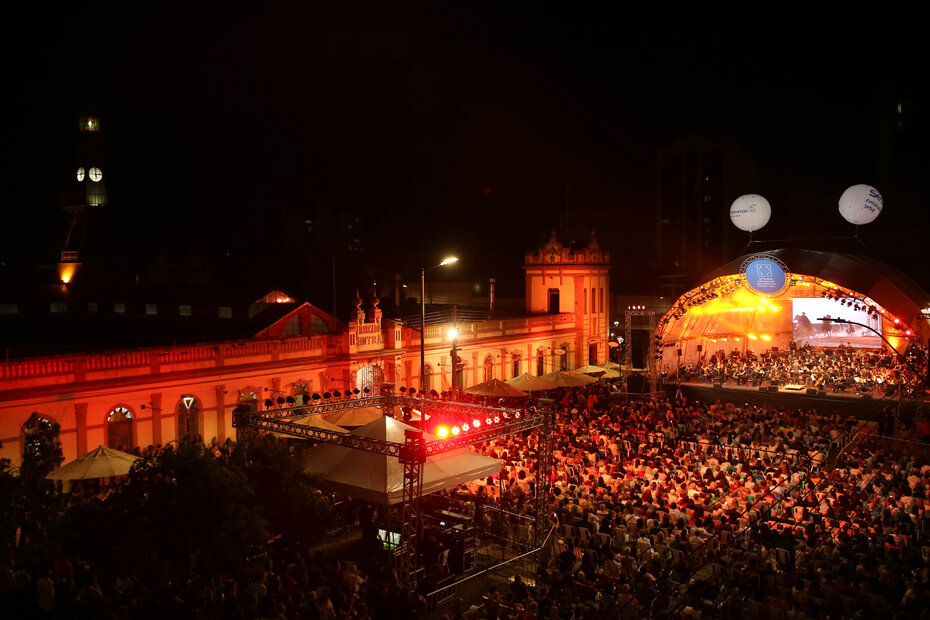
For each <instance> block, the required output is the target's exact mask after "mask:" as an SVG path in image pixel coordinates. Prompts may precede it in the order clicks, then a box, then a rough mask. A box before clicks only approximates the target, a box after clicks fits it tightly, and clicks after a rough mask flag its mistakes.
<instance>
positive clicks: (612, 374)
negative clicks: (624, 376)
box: [599, 368, 620, 379]
mask: <svg viewBox="0 0 930 620" xmlns="http://www.w3.org/2000/svg"><path fill="white" fill-rule="evenodd" d="M619 376H620V371H619V370H614V369H613V368H608V369H607V372H605V373H604V374H602V375H601V376H600V377H599V378H600V379H616V378H617V377H619Z"/></svg>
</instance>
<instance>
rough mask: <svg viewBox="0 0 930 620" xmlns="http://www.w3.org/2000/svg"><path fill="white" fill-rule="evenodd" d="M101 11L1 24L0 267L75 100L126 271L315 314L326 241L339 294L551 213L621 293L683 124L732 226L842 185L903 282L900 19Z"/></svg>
mask: <svg viewBox="0 0 930 620" xmlns="http://www.w3.org/2000/svg"><path fill="white" fill-rule="evenodd" d="M127 4H131V5H129V6H126V7H123V8H122V9H118V10H116V11H115V12H114V11H101V10H96V11H95V9H93V8H92V7H90V6H89V5H74V6H73V7H72V8H70V9H69V8H64V9H61V11H63V12H58V13H55V11H53V10H52V9H51V8H50V7H45V8H43V9H41V13H40V11H39V10H38V9H24V10H25V11H28V13H26V14H23V15H17V16H16V18H15V19H11V20H10V21H9V25H10V26H11V27H12V29H13V30H15V31H16V33H15V34H13V35H12V36H11V37H10V38H8V39H7V40H5V42H4V44H3V45H4V47H7V48H8V49H7V52H8V54H7V57H8V63H7V69H8V75H10V76H12V77H11V79H9V80H8V84H10V85H12V87H11V88H9V89H7V93H6V95H7V96H6V99H7V101H6V102H7V104H12V109H13V113H12V115H11V116H8V117H7V119H8V121H9V122H8V123H6V126H5V128H4V134H5V142H6V146H7V148H5V149H4V150H5V151H6V152H5V155H6V157H5V159H6V160H7V161H8V165H7V166H5V172H4V175H3V178H4V186H5V187H7V188H12V190H13V192H12V197H11V198H12V200H11V201H10V202H8V203H7V204H6V205H4V209H3V224H4V225H3V231H4V237H3V248H2V253H0V257H2V260H3V262H4V267H3V269H4V270H5V272H6V273H7V280H9V279H10V278H11V277H12V276H10V275H9V274H11V273H13V272H14V271H17V270H20V271H21V270H22V269H21V268H22V267H24V266H27V265H32V264H38V263H47V264H51V263H54V261H55V256H56V253H57V251H58V249H59V247H60V245H61V241H62V238H63V234H64V227H65V217H64V215H63V214H62V213H61V211H60V210H59V209H58V196H59V194H60V193H61V192H63V191H65V190H66V189H67V187H68V182H69V181H70V179H71V178H72V175H73V170H72V168H73V167H74V164H73V161H74V152H75V151H74V149H75V147H74V139H75V134H76V132H75V127H76V122H77V117H78V115H79V114H81V113H86V112H91V113H93V114H96V115H98V116H99V117H100V119H101V123H102V128H103V135H104V137H105V144H106V165H107V168H106V174H107V181H108V191H109V195H110V202H111V206H110V207H109V208H108V211H107V213H106V214H105V215H106V217H100V221H99V222H95V229H94V234H95V235H96V236H94V237H93V239H94V243H95V244H96V245H95V247H96V248H97V250H98V251H100V252H101V253H104V252H109V253H110V257H111V260H112V257H113V256H119V257H120V258H119V261H118V262H119V263H120V264H121V265H122V266H124V267H125V269H126V271H127V273H130V272H131V273H133V274H138V273H142V274H148V273H151V272H152V270H153V269H154V268H153V265H162V266H164V265H166V264H168V265H177V264H181V265H183V264H186V262H187V261H189V260H196V261H197V264H208V265H210V266H211V269H212V270H213V271H214V272H215V273H216V274H217V275H216V277H217V278H219V277H220V275H218V274H221V273H222V274H225V276H223V277H226V278H229V277H230V275H229V274H236V275H237V276H238V277H247V278H250V279H252V280H253V281H256V280H257V281H263V282H267V283H268V284H269V288H270V287H271V286H281V287H287V288H289V289H290V290H294V291H296V292H297V293H298V295H302V296H304V297H306V298H307V299H309V300H311V301H317V302H318V303H320V305H323V306H328V304H329V301H328V298H329V295H330V293H329V292H328V291H331V289H332V283H331V277H332V257H333V256H334V255H335V256H337V272H338V274H339V275H338V279H339V280H340V286H341V288H353V287H357V286H364V284H365V282H370V281H372V280H379V279H380V280H381V281H384V280H385V279H387V278H389V276H390V275H391V274H393V273H395V272H398V273H402V274H403V277H404V278H405V279H406V280H409V281H414V282H415V281H416V280H417V276H418V272H419V266H421V265H424V264H430V263H431V262H436V261H438V259H439V258H441V256H443V255H445V254H448V253H457V254H459V255H460V256H462V257H463V258H465V259H466V260H463V261H462V263H461V266H460V267H457V269H459V268H460V269H461V271H460V272H459V273H458V274H456V275H455V277H465V276H467V277H474V278H478V279H480V278H485V279H486V278H488V277H497V278H498V279H499V280H502V281H503V282H504V285H507V284H508V283H510V284H512V285H513V286H514V287H515V288H516V287H519V285H520V283H521V282H522V271H521V270H520V265H521V260H522V254H523V252H524V251H527V250H532V249H534V248H535V247H538V245H539V243H540V242H541V241H542V240H544V239H545V238H547V237H548V233H549V231H550V230H551V229H552V228H553V227H559V228H560V230H562V234H561V240H562V241H563V242H564V243H567V244H573V245H576V246H577V245H583V244H584V243H586V241H587V236H588V234H589V232H590V231H591V230H592V229H593V228H596V229H597V230H598V235H599V239H600V241H601V244H602V245H603V246H605V247H606V248H607V249H609V250H611V252H612V254H613V257H614V265H615V268H614V277H613V287H614V289H615V292H637V291H642V292H646V291H649V290H651V287H652V284H653V283H654V275H655V274H651V273H649V270H648V258H647V257H648V256H649V255H650V253H651V251H652V244H653V236H652V231H653V220H652V212H653V209H654V205H655V197H654V194H655V180H654V172H655V161H656V148H658V147H661V146H664V145H667V144H669V143H671V142H672V141H674V140H676V139H677V138H679V137H682V136H684V135H688V134H699V135H702V136H706V137H708V138H710V139H715V140H726V141H730V142H733V143H735V144H738V145H740V146H741V147H742V149H743V151H744V152H745V153H746V155H747V157H752V158H754V159H755V160H757V161H758V162H759V167H760V187H759V188H758V190H757V191H758V193H760V194H762V195H764V196H766V197H767V198H768V199H769V201H770V202H771V203H772V206H773V217H772V221H771V223H770V224H769V226H768V227H767V228H766V229H763V231H761V232H759V233H757V234H756V238H760V239H765V238H768V239H779V238H794V237H810V238H814V239H816V238H817V237H826V236H842V235H849V234H851V232H852V227H851V226H850V225H848V224H846V223H845V222H844V221H843V220H842V219H841V218H840V216H839V214H838V213H837V210H836V201H837V199H838V197H839V195H840V194H841V193H842V191H843V190H844V189H845V188H846V187H848V186H850V185H853V184H856V183H868V184H871V185H875V186H876V187H878V189H879V190H880V191H881V192H882V193H883V195H884V197H885V211H884V212H883V213H882V215H881V216H880V217H879V219H878V220H877V221H876V222H875V223H874V224H871V225H869V226H867V227H863V228H861V229H860V231H859V238H860V239H861V240H862V241H863V243H864V244H865V251H868V252H870V253H872V254H873V255H874V256H876V257H877V258H879V259H881V260H886V261H888V262H890V263H891V264H892V265H894V266H896V267H899V268H901V269H904V270H905V271H907V272H908V273H910V274H911V275H912V276H913V277H915V278H916V279H917V280H918V281H919V282H920V283H922V284H923V285H924V286H925V287H928V284H930V278H928V273H927V268H926V266H925V265H926V264H927V263H928V262H930V257H928V250H927V246H928V245H930V244H926V243H924V242H923V239H924V238H925V236H926V231H927V224H928V221H927V220H928V216H927V213H928V208H927V207H928V201H927V199H926V196H925V192H923V191H922V190H923V188H922V187H919V186H918V183H919V181H920V180H922V179H921V175H922V174H923V171H925V170H927V169H928V155H927V153H926V152H925V151H926V149H924V148H923V146H924V145H925V144H926V138H927V136H928V132H927V105H926V104H927V98H926V95H927V93H926V91H925V82H926V70H925V67H924V64H925V63H924V60H923V58H922V53H923V52H924V51H925V49H924V48H925V45H924V44H923V42H922V38H921V37H918V36H912V33H911V32H909V27H908V25H907V24H909V23H914V24H915V26H914V28H915V29H916V25H917V22H918V21H919V20H917V19H916V17H914V16H911V18H908V16H907V15H896V16H893V21H890V22H889V23H887V24H886V23H884V20H883V19H880V18H881V17H883V16H876V15H874V14H872V15H865V14H862V15H858V14H846V15H842V16H835V17H834V18H832V19H831V20H827V19H815V18H814V16H811V15H809V14H805V15H788V14H785V15H782V16H772V15H733V14H729V15H726V14H719V15H708V14H700V15H698V14H694V15H683V14H676V13H675V10H674V8H673V7H666V9H665V10H664V11H663V12H662V13H661V14H655V15H652V16H651V17H645V16H643V15H634V14H632V13H630V12H628V11H626V10H624V11H621V10H620V9H619V8H618V9H614V10H611V11H609V12H600V11H598V10H596V9H595V8H594V7H593V5H592V7H591V9H590V10H587V11H585V10H584V9H582V8H578V7H575V6H573V5H567V4H562V5H552V7H550V8H545V7H540V6H537V5H536V4H535V3H526V4H523V5H515V4H507V3H487V4H482V3H432V4H417V5H399V4H391V5H390V6H391V7H393V8H384V7H380V6H378V7H377V8H372V7H371V6H366V5H354V6H353V7H352V8H348V7H349V5H348V4H346V3H332V4H331V5H325V4H323V3H309V2H308V3H299V4H298V3H292V4H278V5H277V6H276V7H275V8H266V7H261V8H250V9H248V10H242V9H237V8H229V7H226V6H222V5H219V4H218V5H216V6H215V7H213V8H203V7H199V8H180V7H177V6H175V5H173V4H166V3H151V2H149V3H138V4H137V3H127ZM253 4H257V3H253ZM40 8H41V7H40ZM740 10H742V9H740ZM734 20H736V21H734ZM14 59H16V60H15V61H14ZM899 102H904V108H903V110H904V112H903V113H902V115H899V116H895V111H896V106H897V104H898V103H899ZM902 119H903V122H904V127H903V129H902V130H900V131H897V132H896V131H895V130H894V126H895V124H896V123H897V122H898V121H899V120H902ZM889 153H890V154H892V155H888V154H889ZM8 198H10V196H8ZM732 198H736V196H733V197H732ZM355 218H358V221H357V222H356V221H355ZM307 219H310V220H312V224H311V226H312V227H313V232H312V233H310V232H308V231H307V228H308V226H307V224H306V223H305V220H307ZM349 221H351V222H352V223H353V229H352V230H353V233H351V234H348V237H346V235H345V234H342V233H337V232H334V231H337V230H340V229H341V230H344V226H345V224H346V222H349ZM356 231H357V232H358V235H357V238H358V239H359V242H358V244H357V246H358V249H357V250H356V251H353V252H347V251H346V250H345V248H344V247H343V246H344V245H345V243H344V242H345V241H347V240H351V239H349V238H350V237H351V238H352V239H354V238H355V237H356V235H355V234H354V232H356ZM860 247H861V246H860ZM104 249H105V250H104ZM734 258H735V256H734ZM181 271H183V269H182V270H181ZM18 272H19V271H17V273H18ZM437 277H445V276H439V275H437ZM449 277H453V276H449ZM322 291H326V292H322ZM324 301H325V303H324Z"/></svg>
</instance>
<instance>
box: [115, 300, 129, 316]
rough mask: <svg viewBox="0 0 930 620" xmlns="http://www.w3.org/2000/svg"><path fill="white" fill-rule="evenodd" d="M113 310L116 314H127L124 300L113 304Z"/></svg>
mask: <svg viewBox="0 0 930 620" xmlns="http://www.w3.org/2000/svg"><path fill="white" fill-rule="evenodd" d="M113 312H115V313H116V314H126V304H124V303H122V302H119V301H118V302H116V303H115V304H113Z"/></svg>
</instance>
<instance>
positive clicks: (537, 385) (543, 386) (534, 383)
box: [507, 372, 559, 392]
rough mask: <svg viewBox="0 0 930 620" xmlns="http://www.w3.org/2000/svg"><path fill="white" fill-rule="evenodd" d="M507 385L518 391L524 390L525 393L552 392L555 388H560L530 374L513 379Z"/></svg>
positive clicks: (526, 373)
mask: <svg viewBox="0 0 930 620" xmlns="http://www.w3.org/2000/svg"><path fill="white" fill-rule="evenodd" d="M507 385H512V386H513V387H515V388H517V389H518V390H523V391H524V392H540V391H542V390H551V389H553V388H557V387H559V386H557V385H556V384H555V383H553V382H552V381H547V380H545V379H543V378H542V377H534V376H533V375H531V374H530V373H528V372H525V373H523V374H522V375H519V376H516V377H514V378H513V379H508V380H507Z"/></svg>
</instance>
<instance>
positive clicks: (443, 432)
mask: <svg viewBox="0 0 930 620" xmlns="http://www.w3.org/2000/svg"><path fill="white" fill-rule="evenodd" d="M436 436H437V437H439V438H440V439H445V438H446V437H448V436H449V427H447V426H440V427H438V428H437V429H436Z"/></svg>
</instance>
